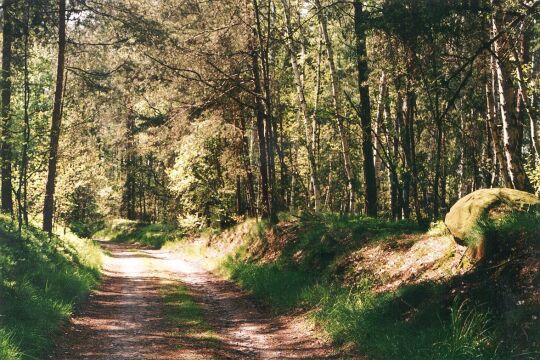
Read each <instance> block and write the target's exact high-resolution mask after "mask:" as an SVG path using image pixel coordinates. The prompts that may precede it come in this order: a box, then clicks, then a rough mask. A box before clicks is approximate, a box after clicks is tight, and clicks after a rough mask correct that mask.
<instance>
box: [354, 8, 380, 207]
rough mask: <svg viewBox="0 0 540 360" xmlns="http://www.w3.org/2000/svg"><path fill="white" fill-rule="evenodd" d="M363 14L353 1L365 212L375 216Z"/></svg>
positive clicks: (375, 203) (373, 168)
mask: <svg viewBox="0 0 540 360" xmlns="http://www.w3.org/2000/svg"><path fill="white" fill-rule="evenodd" d="M364 20H365V19H364V13H363V8H362V3H361V2H360V0H355V1H354V31H355V35H356V59H357V68H358V87H359V90H360V120H361V123H362V152H363V155H364V161H363V168H364V186H365V193H366V195H365V212H366V215H368V216H377V181H376V178H375V164H374V163H373V140H372V134H371V132H372V130H371V104H370V99H369V86H368V84H367V81H368V76H369V68H368V63H367V50H366V32H365V24H364Z"/></svg>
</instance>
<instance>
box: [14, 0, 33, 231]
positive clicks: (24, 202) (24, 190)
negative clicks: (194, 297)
mask: <svg viewBox="0 0 540 360" xmlns="http://www.w3.org/2000/svg"><path fill="white" fill-rule="evenodd" d="M29 28H30V18H29V4H28V3H27V4H26V6H25V12H24V69H23V71H24V99H23V107H24V115H23V119H24V128H23V139H24V140H23V146H22V153H21V165H20V173H19V189H18V190H17V201H18V216H19V226H21V225H20V224H21V223H22V222H23V221H24V224H25V225H26V226H28V149H29V145H30V130H31V129H30V114H29V112H28V111H29V107H30V79H29V69H28V59H29V57H30V53H29V37H30V34H29V31H30V29H29Z"/></svg>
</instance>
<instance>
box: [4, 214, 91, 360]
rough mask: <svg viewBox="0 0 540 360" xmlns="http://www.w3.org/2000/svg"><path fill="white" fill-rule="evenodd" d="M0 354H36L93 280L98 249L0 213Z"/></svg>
mask: <svg viewBox="0 0 540 360" xmlns="http://www.w3.org/2000/svg"><path fill="white" fill-rule="evenodd" d="M0 239H1V240H0V359H10V360H18V359H25V358H30V359H35V358H38V359H41V358H44V357H45V356H46V355H47V353H48V352H49V350H50V348H51V346H52V341H53V338H54V337H55V335H56V334H57V332H58V330H59V327H60V325H61V324H62V322H64V321H65V320H66V319H68V318H69V317H70V315H71V313H72V311H73V308H74V306H75V305H76V304H77V303H79V302H80V301H82V300H83V299H85V297H86V295H87V294H88V292H89V291H90V289H91V288H92V287H94V286H96V285H97V283H98V281H99V274H100V263H101V251H100V250H99V248H98V247H97V246H95V245H94V244H93V243H92V242H91V241H89V240H85V239H80V238H78V237H76V236H75V235H73V234H70V233H68V234H67V235H62V236H54V237H53V238H51V239H49V238H48V236H47V234H45V233H43V232H42V231H41V230H39V229H37V228H36V227H33V226H30V227H28V228H23V229H22V233H21V234H20V236H19V234H18V232H17V229H16V225H15V224H14V223H13V222H12V221H11V219H10V218H8V217H6V216H0Z"/></svg>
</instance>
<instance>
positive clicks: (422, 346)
mask: <svg viewBox="0 0 540 360" xmlns="http://www.w3.org/2000/svg"><path fill="white" fill-rule="evenodd" d="M299 226H301V230H300V231H299V232H298V233H299V234H302V235H301V238H300V239H299V240H298V241H297V242H295V241H292V242H291V243H290V244H287V245H286V247H285V249H284V251H283V252H282V253H281V256H280V257H279V258H278V259H277V260H276V261H273V262H260V261H257V257H253V256H252V255H250V253H249V252H247V251H246V248H245V247H240V248H239V249H237V250H236V252H235V253H234V254H232V255H231V256H228V257H227V258H226V259H225V260H224V261H223V263H222V264H221V267H222V269H223V271H225V273H226V274H228V275H229V276H230V277H231V279H233V280H234V281H236V282H237V283H239V284H240V285H241V286H242V287H243V288H245V289H247V290H249V291H250V292H251V293H252V294H253V295H254V296H255V297H257V298H258V299H260V300H261V301H264V302H266V303H268V304H270V305H271V306H272V308H273V309H275V310H276V311H278V312H287V311H291V310H298V309H305V310H309V313H310V314H311V316H312V317H313V319H314V320H315V321H316V322H317V323H318V324H319V325H321V326H322V328H323V329H324V330H325V331H326V332H327V333H328V334H329V335H330V336H331V337H332V339H333V340H334V342H335V343H336V344H338V345H353V346H355V347H356V348H357V349H358V350H359V351H360V352H361V353H365V354H366V355H368V356H369V358H370V359H456V360H457V359H486V360H487V359H495V358H501V359H503V358H505V357H504V356H502V355H500V354H498V353H497V349H496V348H497V347H496V341H495V330H494V328H492V327H489V326H488V323H489V322H490V321H491V318H492V316H491V315H490V312H489V310H487V307H479V306H477V305H474V304H473V303H472V302H469V301H466V302H464V303H461V302H458V300H456V299H453V296H450V295H449V294H450V289H451V286H452V284H451V283H430V282H427V283H422V284H419V285H404V286H402V287H401V288H400V289H399V290H398V291H397V292H375V291H374V290H373V285H372V282H371V280H370V279H369V278H367V277H364V278H363V279H361V280H359V281H357V282H356V284H355V285H354V286H353V287H346V286H343V285H342V284H341V283H340V282H339V278H336V272H335V271H336V266H335V262H336V261H339V259H340V258H341V257H342V254H344V253H346V252H350V251H352V249H355V248H357V247H359V246H360V247H361V246H363V245H365V244H366V243H368V242H373V241H382V242H384V241H388V239H389V237H392V236H394V235H397V234H402V233H414V232H417V231H418V228H417V227H416V225H413V224H410V223H391V222H385V221H383V220H375V219H370V218H357V217H353V218H347V217H341V216H338V215H333V214H324V215H320V216H312V215H305V216H302V218H301V221H300V225H299ZM435 231H436V232H437V233H438V232H441V229H440V226H435V227H434V229H433V230H432V232H435ZM262 234H264V232H259V236H262ZM433 236H435V235H433ZM263 241H264V239H263ZM248 246H249V245H248ZM298 254H303V255H302V256H303V260H300V261H298V258H297V257H295V255H298Z"/></svg>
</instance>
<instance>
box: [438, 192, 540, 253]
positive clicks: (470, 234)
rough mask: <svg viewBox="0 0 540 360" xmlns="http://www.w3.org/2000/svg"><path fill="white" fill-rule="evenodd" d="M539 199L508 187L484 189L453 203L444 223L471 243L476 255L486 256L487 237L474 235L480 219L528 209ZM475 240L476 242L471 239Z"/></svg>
mask: <svg viewBox="0 0 540 360" xmlns="http://www.w3.org/2000/svg"><path fill="white" fill-rule="evenodd" d="M539 204H540V199H538V198H537V197H536V196H535V195H533V194H530V193H528V192H525V191H519V190H514V189H506V188H494V189H481V190H477V191H474V192H472V193H470V194H469V195H467V196H465V197H463V198H461V199H460V200H458V202H456V203H455V204H454V206H452V208H451V209H450V211H449V212H448V214H447V215H446V218H445V219H444V223H445V224H446V226H447V227H448V230H450V233H451V234H452V236H453V237H454V239H455V240H456V241H457V242H458V243H460V244H465V245H467V246H469V248H470V250H471V251H469V254H470V255H473V257H474V258H476V259H479V258H482V257H483V249H484V245H485V244H484V239H483V238H482V237H481V236H480V237H479V236H478V234H474V231H475V229H476V226H477V225H478V222H479V221H480V220H481V219H482V218H484V217H485V216H487V217H489V218H492V217H494V216H498V215H499V214H501V213H502V214H504V213H509V212H512V211H527V210H529V209H530V208H531V206H534V205H539ZM472 239H474V241H472Z"/></svg>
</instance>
